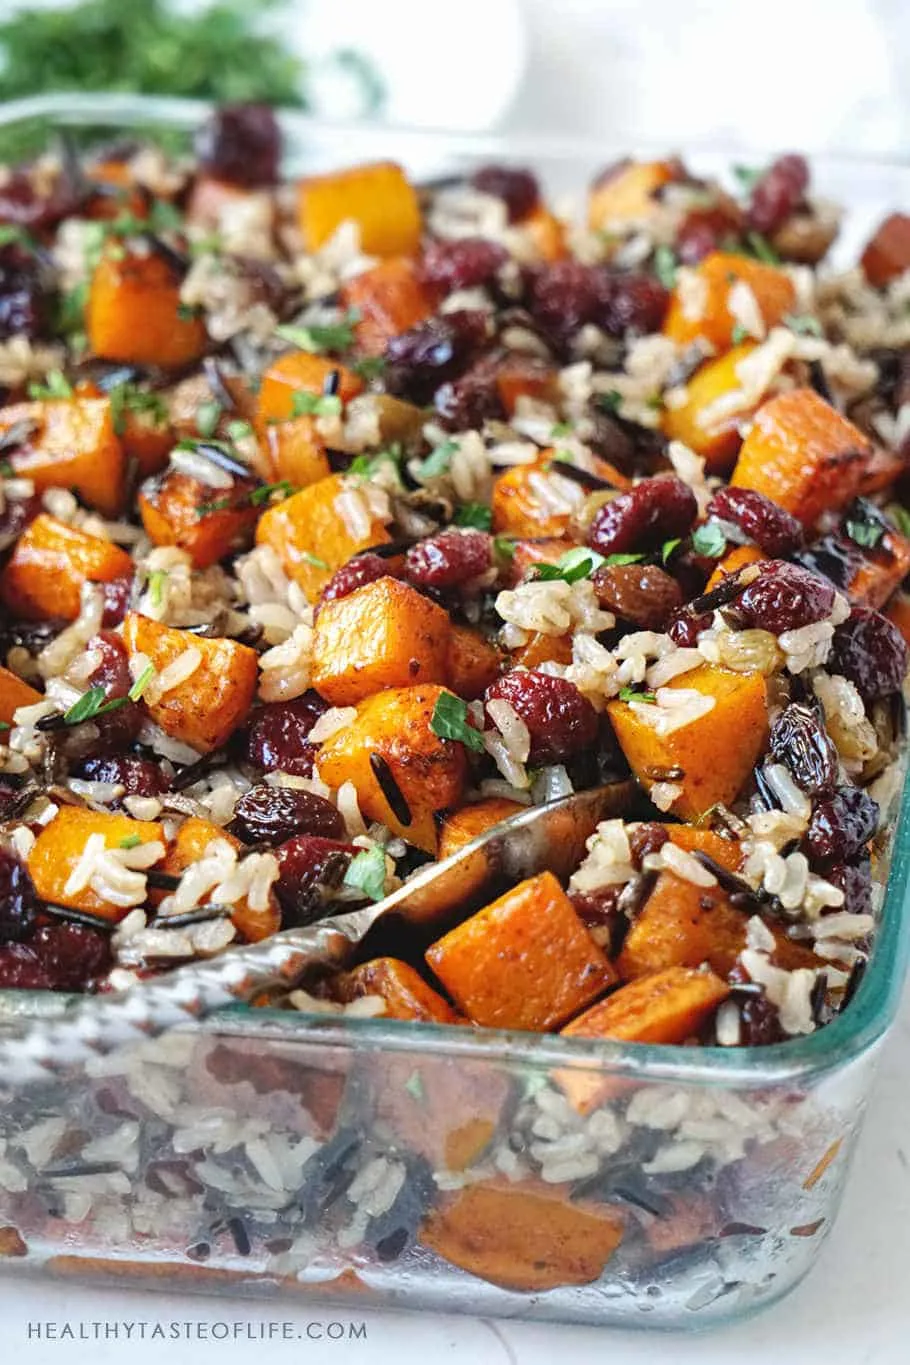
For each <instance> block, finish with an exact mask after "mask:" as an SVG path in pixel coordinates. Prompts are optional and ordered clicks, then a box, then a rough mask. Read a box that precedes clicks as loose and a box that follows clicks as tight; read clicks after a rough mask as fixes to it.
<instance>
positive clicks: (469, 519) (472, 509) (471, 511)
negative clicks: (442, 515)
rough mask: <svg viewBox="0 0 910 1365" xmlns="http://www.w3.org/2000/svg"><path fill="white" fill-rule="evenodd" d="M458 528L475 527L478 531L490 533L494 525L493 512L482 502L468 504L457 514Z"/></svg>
mask: <svg viewBox="0 0 910 1365" xmlns="http://www.w3.org/2000/svg"><path fill="white" fill-rule="evenodd" d="M455 525H456V526H473V527H474V528H475V529H476V530H478V531H489V529H490V527H491V526H492V525H493V510H492V508H490V507H487V506H486V504H485V503H482V502H466V503H465V504H464V506H463V507H459V509H458V511H457V512H456V513H455Z"/></svg>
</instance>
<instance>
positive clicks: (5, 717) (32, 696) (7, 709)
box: [0, 668, 41, 738]
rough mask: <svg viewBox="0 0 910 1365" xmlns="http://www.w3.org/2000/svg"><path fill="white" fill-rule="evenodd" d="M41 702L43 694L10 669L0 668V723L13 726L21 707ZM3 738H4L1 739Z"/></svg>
mask: <svg viewBox="0 0 910 1365" xmlns="http://www.w3.org/2000/svg"><path fill="white" fill-rule="evenodd" d="M40 700H41V693H40V692H36V691H35V689H34V687H29V685H28V683H27V682H23V681H22V679H21V678H20V677H18V676H17V674H15V673H11V672H10V670H9V669H8V668H0V721H3V723H4V725H12V723H13V716H14V715H15V713H16V711H18V709H19V707H20V706H34V705H35V703H36V702H39V701H40ZM0 738H2V737H0Z"/></svg>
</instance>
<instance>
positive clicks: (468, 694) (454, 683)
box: [446, 624, 502, 701]
mask: <svg viewBox="0 0 910 1365" xmlns="http://www.w3.org/2000/svg"><path fill="white" fill-rule="evenodd" d="M501 664H502V660H501V658H500V655H499V651H498V650H497V649H496V648H495V646H494V645H491V644H490V642H489V640H487V639H486V638H485V637H484V636H483V635H481V633H480V631H479V630H474V629H472V628H471V626H458V625H452V624H450V626H449V649H448V658H447V662H446V682H447V683H448V684H449V686H450V687H451V689H452V691H453V692H457V694H458V696H459V697H464V699H465V700H466V701H475V700H476V699H477V698H478V697H482V696H483V694H484V692H485V691H486V690H487V688H488V687H489V686H490V683H492V682H495V681H496V679H497V678H498V677H499V670H500V667H501Z"/></svg>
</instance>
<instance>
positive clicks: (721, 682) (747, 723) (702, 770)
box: [607, 664, 768, 820]
mask: <svg viewBox="0 0 910 1365" xmlns="http://www.w3.org/2000/svg"><path fill="white" fill-rule="evenodd" d="M668 686H669V689H670V690H671V691H672V692H677V691H679V690H681V689H683V690H685V691H686V692H689V693H691V694H692V695H691V696H690V697H689V698H688V699H687V702H685V703H683V702H682V701H681V700H680V699H679V698H677V697H670V698H668V701H669V703H670V705H669V706H668V707H664V706H662V705H660V704H653V703H652V704H648V703H645V702H634V701H632V702H626V701H611V702H610V703H609V704H608V706H607V711H608V713H609V716H610V720H611V721H612V723H613V729H614V731H615V732H616V738H617V739H618V740H619V744H620V747H621V748H622V751H623V753H624V754H625V756H626V759H627V760H628V763H629V766H630V768H631V769H632V771H633V773H634V774H635V776H636V777H637V778H638V780H639V782H641V784H642V786H643V787H644V788H645V789H646V790H647V791H650V790H651V788H652V786H653V785H654V784H655V783H657V782H661V783H672V784H673V785H674V786H677V787H679V789H680V792H679V795H678V796H677V797H676V798H675V799H674V800H673V803H672V805H671V810H672V811H673V814H674V815H677V816H679V817H680V819H683V820H697V819H698V817H699V816H700V815H704V813H705V811H707V810H709V809H710V808H711V806H714V805H717V803H718V802H722V803H723V804H724V805H732V803H733V802H734V801H735V800H736V797H737V796H738V795H739V792H740V791H741V790H742V787H743V785H744V783H745V781H746V779H747V778H748V776H749V774H750V773H751V771H752V768H753V766H754V764H755V763H756V761H757V760H758V758H759V756H760V755H761V753H762V752H763V750H764V746H765V740H766V738H767V733H768V707H767V700H766V690H765V680H764V678H763V677H762V675H761V674H760V673H731V672H729V671H728V670H726V669H723V668H715V667H714V666H713V665H711V664H705V665H704V666H703V667H702V668H696V669H693V670H692V672H691V673H683V674H682V675H680V676H679V677H677V678H674V679H673V681H672V682H671V683H669V685H668ZM664 691H665V689H659V690H658V694H657V695H658V702H660V700H661V697H662V693H663V692H664Z"/></svg>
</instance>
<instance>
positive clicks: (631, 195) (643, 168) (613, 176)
mask: <svg viewBox="0 0 910 1365" xmlns="http://www.w3.org/2000/svg"><path fill="white" fill-rule="evenodd" d="M681 171H682V168H681V166H680V165H679V162H678V161H629V160H626V161H621V162H619V164H618V165H616V166H613V167H611V168H610V170H609V171H607V172H606V173H605V174H604V175H601V176H599V177H598V178H597V180H595V181H594V184H593V185H592V186H591V189H590V192H589V194H588V227H589V228H591V230H592V231H593V232H610V231H611V230H612V229H614V228H625V227H626V226H628V224H629V223H645V222H647V220H648V219H649V218H651V217H653V215H654V214H655V213H656V212H657V209H658V207H659V205H660V200H659V191H660V190H662V189H663V187H664V185H668V184H669V183H670V181H672V180H678V179H679V178H680V174H681Z"/></svg>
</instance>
